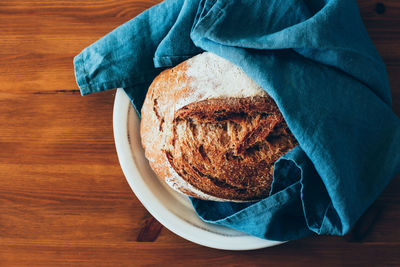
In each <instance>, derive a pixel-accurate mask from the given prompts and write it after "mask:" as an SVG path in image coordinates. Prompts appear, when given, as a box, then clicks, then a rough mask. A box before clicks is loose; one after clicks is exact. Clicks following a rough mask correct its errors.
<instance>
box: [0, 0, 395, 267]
mask: <svg viewBox="0 0 400 267" xmlns="http://www.w3.org/2000/svg"><path fill="white" fill-rule="evenodd" d="M157 2H158V1H139V0H118V1H117V0H99V1H92V0H86V1H85V0H76V1H73V0H70V1H54V0H46V1H44V0H41V1H26V0H14V1H11V0H2V1H0V266H26V265H33V266H44V265H47V266H59V265H74V266H75V265H80V266H98V265H99V266H132V265H134V266H136V265H165V264H166V263H169V264H172V263H174V264H177V265H224V264H228V265H232V266H241V265H243V264H244V263H246V264H249V265H250V266H253V265H254V266H265V265H271V266H276V265H279V266H299V265H306V266H342V265H355V266H399V265H400V253H399V252H400V227H398V225H399V223H400V209H399V207H400V194H399V190H400V176H397V177H396V178H394V179H393V180H392V182H391V183H390V185H389V186H388V187H387V189H386V190H385V192H384V193H383V194H382V195H381V196H380V198H379V199H378V201H377V202H376V204H375V205H377V206H378V207H379V211H380V215H379V217H377V221H376V222H375V223H374V224H373V225H372V224H371V225H372V228H370V229H366V231H364V232H365V234H366V236H363V234H362V238H361V239H362V242H348V241H346V240H345V239H344V238H340V237H327V236H323V237H317V236H312V237H308V238H306V239H303V240H298V241H294V242H289V243H287V244H284V245H281V246H278V247H274V248H268V249H262V250H257V251H245V252H230V251H220V250H214V249H209V248H205V247H201V246H199V245H196V244H193V243H190V242H189V241H186V240H184V239H182V238H180V237H178V236H176V235H175V234H173V233H171V232H170V231H168V230H167V229H165V228H160V227H159V225H158V224H157V223H156V222H155V221H154V219H152V218H151V216H149V214H148V213H147V211H146V210H145V209H144V208H143V206H142V205H141V204H140V202H139V201H138V200H137V199H136V197H135V196H134V194H133V193H132V192H131V190H130V188H129V186H128V184H127V182H126V181H125V178H124V176H123V173H122V171H121V169H120V167H119V163H118V159H117V155H116V152H115V146H114V140H113V132H112V110H113V100H114V94H115V92H114V91H108V92H104V93H98V94H93V95H88V96H85V97H81V96H80V94H79V90H78V87H77V86H76V83H75V79H74V74H73V65H72V60H73V57H74V56H75V55H76V54H78V53H79V52H80V51H81V50H82V49H83V48H84V47H86V46H87V45H89V44H91V43H92V42H94V41H96V40H97V39H98V38H100V37H101V36H103V35H105V34H106V33H108V32H110V31H111V30H112V29H114V28H115V27H117V26H119V25H120V24H122V23H124V22H126V21H127V20H129V19H131V18H133V17H134V16H136V15H137V14H138V13H140V12H141V11H143V10H145V9H146V8H148V7H150V6H152V5H154V4H156V3H157ZM381 2H382V4H383V5H384V7H385V8H384V12H379V13H381V14H379V13H378V12H377V3H378V2H377V1H372V0H359V1H358V3H359V6H360V12H361V14H362V17H363V20H364V23H365V25H366V27H367V30H368V32H369V34H370V36H371V39H372V40H373V42H374V44H375V45H376V47H377V49H378V50H379V52H380V53H381V55H382V58H383V60H384V61H385V63H386V64H387V70H388V74H389V80H390V83H391V88H392V94H393V110H394V111H395V113H396V114H397V115H400V1H397V0H388V1H381ZM379 10H382V9H379ZM361 230H363V229H361ZM361 230H360V231H361ZM364 230H365V229H364ZM358 239H360V238H358V237H356V238H353V239H352V240H353V241H357V240H358ZM142 241H145V242H142ZM149 241H153V242H149Z"/></svg>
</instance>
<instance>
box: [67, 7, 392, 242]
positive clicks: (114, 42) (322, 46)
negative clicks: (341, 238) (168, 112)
mask: <svg viewBox="0 0 400 267" xmlns="http://www.w3.org/2000/svg"><path fill="white" fill-rule="evenodd" d="M202 51H210V52H213V53H215V54H217V55H219V56H221V57H224V58H226V59H228V60H230V61H231V62H233V63H234V64H236V65H238V66H240V67H241V68H242V69H243V70H244V71H245V72H246V73H247V74H248V75H249V76H250V77H251V78H253V79H254V80H255V81H256V82H257V83H258V84H260V85H261V86H262V88H263V89H264V90H265V91H266V92H267V93H268V94H269V95H270V96H271V97H272V98H273V99H274V100H275V102H276V103H277V105H278V107H279V108H280V110H281V112H282V114H283V116H284V118H285V120H286V122H287V124H288V126H289V128H290V129H291V131H292V133H293V134H294V136H295V137H296V139H297V140H298V141H299V146H298V147H296V148H294V149H293V150H292V151H290V152H288V153H287V154H285V155H284V156H283V157H281V158H280V159H279V160H278V161H277V162H276V163H275V169H274V181H273V185H272V189H271V194H270V196H269V197H267V198H265V199H263V200H261V201H258V202H254V203H230V202H213V201H203V200H198V199H194V198H192V199H191V201H192V204H193V207H194V208H195V210H196V212H197V213H198V215H199V216H200V217H201V218H202V219H203V220H205V221H206V222H210V223H215V224H220V225H224V226H228V227H231V228H234V229H237V230H240V231H243V232H246V233H249V234H251V235H254V236H258V237H261V238H265V239H271V240H292V239H298V238H301V237H303V236H306V235H308V234H310V233H313V232H314V233H317V234H330V235H344V234H346V233H347V232H348V231H349V230H350V228H351V227H352V226H353V225H354V223H355V222H356V220H357V219H358V218H359V217H360V216H361V214H362V213H363V212H364V211H365V210H366V209H367V208H368V207H369V206H370V205H371V204H372V203H373V201H375V199H376V198H377V197H378V196H379V194H380V193H381V192H382V191H383V189H384V188H385V186H386V185H387V184H388V183H389V181H390V180H391V178H392V177H394V176H395V175H396V174H397V173H399V172H400V119H399V118H398V117H397V116H396V115H395V114H394V113H393V112H392V109H391V95H390V88H389V83H388V79H387V74H386V70H385V65H384V64H383V62H382V60H381V58H380V56H379V54H378V53H377V51H376V49H375V47H374V46H373V44H372V42H371V40H370V39H369V37H368V34H367V32H366V30H365V28H364V26H363V24H362V20H361V17H360V14H359V11H358V7H357V4H356V2H355V1H354V0H271V1H257V0H246V1H240V0H234V1H232V0H201V1H199V0H167V1H164V2H162V3H161V4H159V5H157V6H154V7H152V8H151V9H149V10H147V11H145V12H143V13H142V14H140V15H139V16H137V17H136V18H134V19H132V20H130V21H129V22H127V23H125V24H124V25H122V26H120V27H118V28H117V29H115V30H114V31H112V32H111V33H109V34H108V35H106V36H105V37H103V38H101V39H100V40H98V41H97V42H95V43H94V44H92V45H91V46H89V47H87V48H86V49H84V50H83V51H82V52H81V53H80V54H79V55H78V56H76V57H75V59H74V64H75V75H76V80H77V83H78V85H79V87H80V89H81V93H82V95H85V94H89V93H93V92H98V91H103V90H107V89H112V88H117V87H123V88H124V90H125V91H126V93H127V94H128V96H129V97H130V98H131V100H132V103H133V104H134V106H135V108H136V110H137V111H138V112H140V108H141V105H142V103H143V100H144V97H145V94H146V91H147V88H148V86H149V85H150V83H151V82H152V80H153V79H154V77H155V76H156V75H157V74H158V73H160V72H161V71H162V70H163V68H165V67H171V66H174V65H177V64H179V63H180V62H182V61H184V60H186V59H188V58H190V57H192V56H194V55H196V54H199V53H201V52H202Z"/></svg>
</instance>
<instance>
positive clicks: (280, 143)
mask: <svg viewBox="0 0 400 267" xmlns="http://www.w3.org/2000/svg"><path fill="white" fill-rule="evenodd" d="M141 114H142V120H141V129H140V131H141V137H142V144H143V147H144V149H145V155H146V157H147V159H148V160H149V163H150V166H151V167H152V169H153V170H154V171H155V173H156V174H157V175H158V176H159V177H160V178H161V179H162V180H163V181H165V182H166V183H167V184H168V185H170V186H171V187H172V188H174V189H175V190H177V191H178V192H181V193H184V194H186V195H189V196H193V197H197V198H201V199H206V200H219V201H251V200H257V199H261V198H264V197H266V196H268V193H269V190H270V188H271V183H272V174H273V166H274V163H275V161H276V160H277V159H278V158H279V157H281V156H282V155H283V154H284V153H286V152H288V151H289V150H290V149H292V148H293V147H295V146H296V145H297V142H296V140H295V138H294V137H293V135H292V134H291V133H290V131H289V129H288V127H287V125H286V123H285V121H284V119H283V117H282V114H281V113H280V112H279V109H278V107H277V106H276V104H275V103H274V101H273V100H272V98H271V97H269V96H268V95H267V94H266V93H265V91H264V90H263V89H262V88H261V87H260V86H258V85H257V84H256V83H255V82H254V81H253V80H251V78H250V77H248V76H247V75H246V74H245V73H244V72H243V71H242V70H241V69H240V68H239V67H237V66H235V65H233V64H232V63H230V62H229V61H227V60H225V59H223V58H220V57H218V56H216V55H214V54H212V53H208V52H206V53H203V54H200V55H198V56H195V57H193V58H191V59H189V60H187V61H185V62H183V63H181V64H180V65H178V66H176V67H174V68H172V69H168V70H165V71H163V72H162V73H161V74H160V75H159V76H158V77H156V79H155V80H154V81H153V83H152V84H151V86H150V88H149V91H148V93H147V95H146V99H145V102H144V105H143V108H142V111H141Z"/></svg>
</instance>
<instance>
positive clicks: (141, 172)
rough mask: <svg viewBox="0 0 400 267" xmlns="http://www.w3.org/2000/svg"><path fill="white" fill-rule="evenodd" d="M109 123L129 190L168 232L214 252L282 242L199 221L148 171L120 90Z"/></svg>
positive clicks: (136, 125) (136, 121)
mask: <svg viewBox="0 0 400 267" xmlns="http://www.w3.org/2000/svg"><path fill="white" fill-rule="evenodd" d="M113 124H114V125H113V127H114V138H115V146H116V149H117V154H118V159H119V162H120V164H121V167H122V170H123V172H124V174H125V177H126V179H127V180H128V183H129V185H130V187H131V188H132V191H133V192H134V193H135V195H136V196H137V198H138V199H139V200H140V202H141V203H142V204H143V206H144V207H145V208H146V209H147V210H148V211H149V212H150V213H151V215H152V216H153V217H154V218H156V219H157V220H158V221H159V222H160V223H161V224H163V225H164V226H165V227H167V228H168V229H169V230H171V231H172V232H174V233H175V234H177V235H179V236H181V237H183V238H185V239H187V240H189V241H192V242H194V243H197V244H200V245H203V246H207V247H211V248H217V249H226V250H251V249H259V248H265V247H270V246H275V245H278V244H281V243H282V242H276V241H269V240H264V239H260V238H257V237H253V236H250V235H247V234H244V233H242V232H238V231H235V230H232V229H228V228H226V227H222V226H218V225H212V224H208V223H205V222H203V221H202V220H200V218H199V217H198V216H197V215H196V213H195V211H194V209H193V207H192V205H191V203H190V201H189V199H188V198H187V197H186V196H184V195H181V194H179V193H177V192H175V191H173V190H172V189H170V188H169V187H168V185H166V184H164V183H162V182H161V181H160V180H159V179H158V178H157V176H156V174H155V173H154V172H153V171H152V170H151V168H150V166H149V164H148V162H147V159H146V158H145V156H144V151H143V148H142V146H141V141H140V133H139V125H140V121H139V118H138V116H137V114H136V111H135V110H134V108H133V106H132V105H131V102H130V100H129V98H128V96H127V95H126V94H125V92H124V91H123V90H122V89H118V90H117V94H116V96H115V102H114V115H113Z"/></svg>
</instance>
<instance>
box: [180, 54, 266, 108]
mask: <svg viewBox="0 0 400 267" xmlns="http://www.w3.org/2000/svg"><path fill="white" fill-rule="evenodd" d="M187 64H188V68H187V70H186V75H187V76H188V78H189V81H190V88H192V90H191V91H190V92H188V94H187V95H185V97H183V98H181V99H180V100H179V101H178V102H177V103H176V106H175V110H177V109H180V108H181V107H183V106H186V105H187V104H189V103H192V102H197V101H201V100H206V99H212V98H222V97H251V96H264V95H265V94H266V93H265V92H264V90H263V89H262V88H261V87H260V86H259V85H258V84H257V83H256V82H255V81H253V80H252V79H251V78H250V77H249V76H247V74H246V73H244V71H243V70H242V69H241V68H239V67H238V66H236V65H234V64H233V63H231V62H230V61H228V60H226V59H224V58H222V57H219V56H217V55H215V54H213V53H210V52H204V53H202V54H200V55H197V56H195V57H193V58H191V59H189V60H188V61H187Z"/></svg>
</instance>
